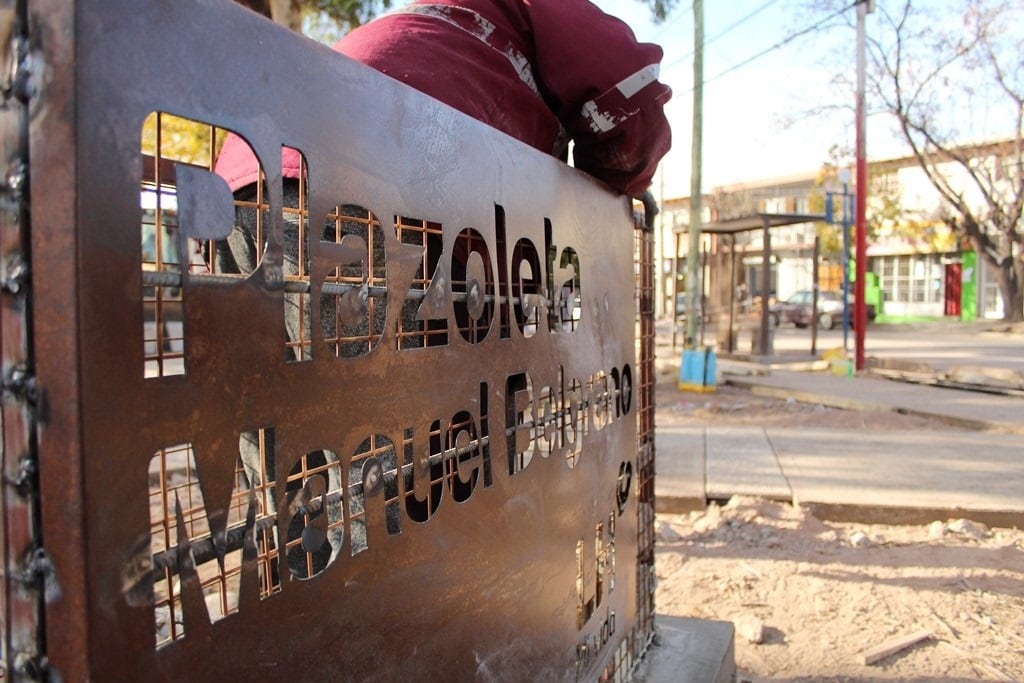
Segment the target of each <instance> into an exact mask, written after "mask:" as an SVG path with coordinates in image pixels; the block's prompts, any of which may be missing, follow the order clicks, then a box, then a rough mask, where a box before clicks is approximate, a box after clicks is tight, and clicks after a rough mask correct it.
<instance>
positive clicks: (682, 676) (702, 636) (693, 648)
mask: <svg viewBox="0 0 1024 683" xmlns="http://www.w3.org/2000/svg"><path fill="white" fill-rule="evenodd" d="M655 628H657V632H658V637H657V641H656V643H655V644H653V645H651V647H650V648H649V649H648V650H647V656H646V657H645V659H644V661H643V663H641V665H640V666H639V667H638V668H637V672H636V674H635V676H634V680H637V681H642V682H643V683H731V682H732V681H735V680H736V661H735V649H734V647H735V644H734V641H735V635H734V634H735V629H734V628H733V625H732V623H731V622H728V621H712V620H710V619H686V618H683V617H672V616H666V615H662V614H658V615H656V616H655Z"/></svg>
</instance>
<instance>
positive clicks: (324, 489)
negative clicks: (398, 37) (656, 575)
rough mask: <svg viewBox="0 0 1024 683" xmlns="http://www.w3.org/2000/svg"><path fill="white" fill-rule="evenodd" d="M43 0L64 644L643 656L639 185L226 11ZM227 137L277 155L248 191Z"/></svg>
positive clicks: (108, 657)
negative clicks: (56, 87) (616, 189)
mask: <svg viewBox="0 0 1024 683" xmlns="http://www.w3.org/2000/svg"><path fill="white" fill-rule="evenodd" d="M42 4H43V3H40V5H39V6H42ZM47 4H48V5H55V6H54V7H48V10H49V14H47V20H46V21H47V22H49V24H48V25H49V26H57V25H61V24H62V22H66V23H67V24H68V26H69V27H70V28H71V30H68V31H67V32H62V33H60V34H58V35H55V34H53V33H52V32H51V33H49V34H48V35H47V36H46V40H48V41H51V42H49V43H48V44H47V45H46V46H45V49H46V50H48V53H47V54H50V55H58V54H61V52H60V47H61V46H60V45H55V43H60V41H61V40H62V39H63V40H67V39H69V38H68V37H69V36H70V37H73V40H74V42H73V44H72V45H73V50H72V54H73V59H71V60H69V61H68V62H66V63H65V62H62V61H61V60H55V63H54V64H53V65H52V66H53V68H54V70H55V71H54V73H53V74H52V75H51V76H50V77H51V78H52V79H53V81H54V82H58V83H60V82H63V81H65V80H67V79H69V78H71V74H73V78H74V82H73V87H69V88H65V89H62V90H60V91H53V90H47V89H45V88H44V89H42V90H41V92H40V95H39V98H40V103H39V109H40V111H41V112H44V113H45V116H44V118H45V117H50V124H51V125H54V126H56V127H57V129H58V130H60V131H62V134H61V135H59V136H58V139H59V140H62V141H64V142H65V143H66V144H68V145H70V146H69V147H67V148H66V150H65V151H66V158H65V159H63V160H59V159H58V158H57V156H56V155H55V154H54V148H53V145H52V143H51V145H50V146H49V147H47V146H46V143H45V142H44V141H43V140H42V139H40V145H41V149H43V150H44V151H45V152H47V154H45V155H44V156H43V157H42V159H41V161H40V165H39V166H38V167H35V166H34V167H33V179H35V178H36V177H39V178H43V179H45V178H46V177H47V174H49V173H52V174H54V176H55V177H57V178H58V179H59V182H57V183H55V184H54V188H55V189H54V192H55V194H54V195H53V196H52V197H49V198H48V197H47V195H46V192H45V191H44V190H43V186H42V185H38V184H37V185H36V187H35V193H34V194H33V201H34V202H35V201H46V200H47V199H49V200H50V201H51V204H50V205H48V206H49V208H48V210H44V211H41V212H40V215H39V216H37V217H36V218H37V219H38V220H34V222H33V226H32V230H33V245H34V247H35V253H34V254H33V259H37V258H38V259H39V262H40V263H43V264H47V265H48V266H50V267H52V268H53V269H54V270H55V271H57V272H61V271H62V269H63V271H66V272H62V275H65V276H66V277H63V278H59V279H55V280H53V281H50V280H48V281H47V284H46V285H45V286H44V287H42V288H41V291H40V292H39V294H40V295H39V296H38V297H37V299H36V301H35V316H36V318H37V319H38V320H39V321H40V322H39V329H40V330H43V331H45V332H46V336H45V337H42V338H40V339H39V340H37V349H39V350H44V349H45V350H48V351H53V352H57V355H56V357H49V358H48V360H47V361H46V362H45V363H44V364H43V367H42V368H41V373H40V381H41V383H42V384H43V386H42V389H43V391H44V392H45V394H46V397H47V401H48V402H49V404H51V405H52V406H54V409H53V414H54V415H56V416H58V417H66V418H67V424H70V425H77V426H78V429H77V430H75V431H74V432H73V433H71V434H67V438H66V439H62V440H56V439H53V438H46V437H45V434H46V431H45V430H44V438H43V439H41V440H40V446H39V448H40V460H41V463H42V465H43V467H42V472H41V485H42V487H43V490H44V491H56V490H58V489H60V488H62V487H63V488H64V496H65V499H64V500H61V499H60V498H59V497H57V496H53V497H52V498H50V499H48V498H47V497H46V496H44V498H43V503H44V508H43V520H44V531H46V537H47V538H54V539H58V538H60V536H59V534H60V532H61V531H62V530H66V529H67V526H68V525H69V524H71V523H72V522H71V520H70V519H69V517H70V515H69V513H67V512H64V511H63V510H64V509H65V508H70V510H72V511H74V513H75V519H77V520H78V521H77V524H78V525H79V526H78V527H77V528H76V529H74V530H71V531H70V533H69V534H68V538H69V539H70V540H69V542H70V543H71V547H70V548H62V549H61V550H60V551H57V552H56V553H55V557H57V558H58V561H57V562H56V564H57V572H58V576H67V577H68V581H66V582H64V584H63V585H64V587H65V590H64V594H63V596H62V597H61V599H60V600H58V601H57V602H56V603H55V604H53V605H51V606H49V607H48V608H47V609H48V615H52V618H51V619H49V620H48V622H47V629H48V630H47V633H48V636H50V637H49V638H48V642H49V653H48V654H49V655H50V657H51V659H52V661H53V662H54V665H55V667H56V668H57V669H59V670H63V671H66V672H71V675H72V677H74V678H79V677H82V674H83V673H84V674H85V675H88V676H91V677H93V678H96V679H100V680H146V679H151V680H164V679H173V680H226V679H231V678H239V677H244V678H250V679H253V678H256V679H258V678H263V677H267V676H270V675H273V676H282V675H284V676H290V677H292V678H295V679H297V680H366V679H376V680H395V679H400V678H415V679H420V680H436V679H446V680H449V679H454V680H463V679H477V678H479V679H501V680H574V679H576V680H592V679H596V678H597V677H599V676H600V675H601V674H602V672H614V674H615V675H616V676H619V677H621V676H623V675H625V674H627V673H628V670H629V668H630V662H631V661H632V660H633V658H634V657H635V656H636V655H638V654H640V653H641V652H642V650H643V648H644V647H646V643H647V641H648V640H649V637H650V633H651V631H650V628H651V620H652V618H653V610H652V602H651V595H652V593H653V582H652V574H651V572H652V569H653V566H652V565H651V561H650V553H651V550H652V549H653V538H652V536H651V525H652V524H653V520H652V517H651V514H652V510H653V499H652V496H653V474H654V473H653V423H652V416H653V411H652V404H651V403H650V397H649V392H650V390H651V389H652V388H653V382H652V381H651V380H652V375H651V372H652V367H653V366H651V365H649V364H645V363H644V362H641V363H640V364H639V365H638V364H637V348H636V346H635V344H634V339H635V335H634V325H635V318H636V313H637V300H636V299H635V295H634V292H635V289H636V288H637V286H639V287H640V289H641V290H642V291H645V292H646V294H641V296H640V309H641V312H642V315H641V318H643V317H644V316H647V321H646V322H642V323H641V342H642V344H641V349H642V350H643V349H649V350H650V351H651V352H652V351H653V348H652V347H653V344H651V343H650V342H651V340H652V339H653V337H652V335H651V330H652V328H651V327H650V320H649V316H650V311H649V310H648V309H649V299H650V292H649V291H647V290H649V289H650V287H649V285H650V277H651V276H650V272H649V268H650V246H649V243H648V244H646V246H645V245H644V242H643V240H641V241H640V243H638V244H639V253H640V254H641V255H643V254H646V257H643V256H642V258H646V259H647V261H646V265H644V266H643V267H642V268H641V269H640V271H637V272H640V273H641V281H640V282H637V281H636V280H635V277H636V276H635V271H634V248H635V246H637V245H635V244H634V229H633V216H632V211H631V208H630V207H629V206H628V204H627V202H626V201H625V200H623V199H622V198H616V197H613V196H611V195H610V194H608V193H607V192H606V191H604V190H603V189H602V188H600V187H599V186H598V185H597V184H596V183H594V182H591V181H589V180H587V179H586V178H585V177H583V176H582V175H581V174H578V173H576V172H575V171H573V170H572V169H569V168H568V167H566V166H564V165H563V164H561V163H560V162H558V161H557V160H554V159H551V158H549V157H547V156H544V155H542V154H539V153H537V152H535V151H534V150H531V149H528V148H526V147H524V146H523V145H521V144H519V143H517V142H516V141H514V140H512V139H510V138H507V137H505V136H502V135H501V134H498V133H496V132H495V131H493V130H491V129H489V128H487V127H485V126H483V125H482V124H479V123H478V122H475V121H473V120H470V119H468V118H466V117H464V116H462V115H460V114H458V113H456V112H454V111H452V110H450V109H448V108H446V107H444V106H443V105H440V104H438V103H436V102H434V101H433V100H430V99H429V98H426V97H424V96H422V95H420V94H419V93H416V92H414V91H412V90H409V89H407V88H405V87H403V86H401V85H399V84H397V83H396V82H394V81H392V80H390V79H388V78H387V77H385V76H382V75H380V74H378V73H376V72H374V71H372V70H370V69H367V68H365V67H363V66H361V65H359V64H356V63H353V62H351V61H349V60H347V59H345V58H343V57H341V56H339V55H337V54H335V53H333V52H331V51H329V50H327V49H325V48H323V47H321V46H317V45H314V44H312V43H311V42H310V41H308V40H306V39H303V38H301V37H299V36H296V35H293V34H290V33H288V32H287V31H285V30H283V29H281V28H279V27H276V26H273V25H271V24H270V23H269V22H266V21H265V20H262V19H261V18H259V17H257V16H256V15H254V14H251V13H249V12H247V11H245V10H243V9H241V8H240V7H238V6H237V5H235V4H234V3H230V2H227V1H226V0H225V1H223V2H221V1H217V0H175V2H167V1H166V0H79V1H78V2H75V3H66V4H65V5H64V6H63V7H61V6H60V4H59V3H53V2H50V3H47ZM69 6H70V7H69ZM65 47H66V46H65ZM69 102H71V103H73V108H72V107H69V106H68V105H69ZM72 112H73V118H72ZM176 126H177V127H183V128H184V129H186V130H187V131H189V132H187V133H186V134H185V135H186V137H188V136H194V137H195V138H196V140H197V142H194V143H190V144H188V145H186V147H187V149H186V150H185V151H182V150H181V149H179V148H175V147H174V145H172V144H171V142H172V141H173V138H174V136H175V135H176V134H178V133H177V132H176V131H179V132H180V129H179V128H176ZM68 129H70V130H68ZM228 131H231V132H234V133H236V134H238V135H240V136H241V137H242V138H243V139H244V140H245V141H246V142H247V143H248V144H249V145H250V147H251V149H252V150H253V151H254V153H255V155H256V156H257V157H258V158H259V159H260V161H261V167H262V170H263V172H264V174H265V179H266V182H265V184H264V185H263V186H262V187H259V188H252V193H251V194H246V193H244V192H240V193H237V194H236V195H235V196H234V197H232V196H231V194H230V193H229V191H228V189H227V186H226V185H224V183H223V182H222V181H221V180H220V179H219V177H217V176H215V175H214V174H213V173H211V172H210V169H211V168H212V167H213V163H214V159H215V156H216V152H217V149H218V147H219V145H220V144H221V142H222V140H223V136H224V134H225V133H226V132H228ZM283 146H288V147H292V148H295V149H298V150H300V151H301V153H302V155H303V159H304V165H305V175H304V177H303V179H302V181H301V182H293V181H285V180H283V179H282V177H281V169H280V163H279V160H280V154H281V148H282V147H283ZM71 162H73V163H71ZM33 163H35V162H33ZM69 173H70V174H72V177H71V180H70V182H69V181H68V177H67V176H68V174H69ZM34 182H35V180H34ZM69 194H70V195H71V196H68V195H69ZM37 198H38V199H37ZM54 202H55V203H56V205H54V204H53V203H54ZM58 209H59V210H60V211H58ZM246 216H248V218H245V217H246ZM62 217H63V220H61V218H62ZM250 219H251V227H250V228H246V229H245V230H241V231H240V230H239V228H237V227H236V228H234V229H233V228H232V224H233V223H236V222H237V223H239V224H246V225H249V223H246V221H248V220H250ZM247 231H248V232H247ZM69 233H70V234H69ZM246 236H248V238H249V244H250V246H251V252H247V253H249V255H250V256H251V261H250V262H248V263H246V262H244V261H245V259H244V258H242V257H241V256H240V254H241V253H242V252H240V251H239V246H238V245H239V244H241V243H240V242H237V241H235V240H237V239H238V238H240V237H243V238H244V237H246ZM243 241H244V240H243ZM69 245H70V246H71V247H72V248H71V249H70V250H69ZM243 251H244V250H243ZM229 254H230V255H231V257H233V259H229V258H228V255H229ZM232 260H233V261H234V262H233V263H231V264H229V261H232ZM3 334H4V336H5V339H6V337H7V334H8V332H7V330H6V329H5V330H4V332H3ZM61 334H63V335H66V336H63V337H62V336H60V335H61ZM643 353H644V354H646V353H648V351H643ZM648 360H649V358H648ZM68 364H70V365H71V366H72V367H73V368H74V372H72V373H61V372H60V371H61V370H62V369H64V368H65V367H66V365H68ZM637 384H642V388H641V389H637V388H635V385H637ZM638 413H639V414H640V420H642V421H643V422H644V424H645V425H646V426H645V427H644V430H646V431H643V432H641V433H640V434H639V435H638V431H637V423H638ZM79 421H80V422H79ZM54 422H55V425H54V427H53V429H54V430H56V433H60V432H59V430H60V429H61V427H60V425H61V424H64V422H62V421H59V420H55V421H54ZM51 433H53V432H51ZM5 438H6V433H5ZM58 459H59V462H60V463H61V467H59V468H58V467H57V466H56V464H57V462H58ZM51 532H52V533H51ZM54 542H57V541H54ZM79 544H80V550H81V552H78V553H76V552H73V551H74V550H76V549H77V548H79ZM638 577H640V580H639V582H638ZM67 624H70V625H71V627H72V632H71V634H70V635H69V634H68V633H66V632H62V631H61V629H62V627H63V626H64V625H67ZM112 644H116V646H112Z"/></svg>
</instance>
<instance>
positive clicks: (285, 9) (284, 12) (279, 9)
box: [269, 0, 302, 33]
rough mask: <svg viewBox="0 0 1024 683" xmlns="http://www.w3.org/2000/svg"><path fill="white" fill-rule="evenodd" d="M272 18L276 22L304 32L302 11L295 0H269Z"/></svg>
mask: <svg viewBox="0 0 1024 683" xmlns="http://www.w3.org/2000/svg"><path fill="white" fill-rule="evenodd" d="M269 2H270V18H271V19H273V20H274V23H276V24H281V26H287V27H288V28H290V29H291V30H293V31H298V32H300V33H301V32H302V12H301V11H300V8H299V5H298V2H296V1H295V0H269Z"/></svg>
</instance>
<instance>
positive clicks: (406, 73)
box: [217, 0, 672, 197]
mask: <svg viewBox="0 0 1024 683" xmlns="http://www.w3.org/2000/svg"><path fill="white" fill-rule="evenodd" d="M334 49H335V50H337V51H338V52H340V53H341V54H343V55H346V56H348V57H351V58H352V59H355V60H357V61H359V62H362V63H364V64H367V65H368V66H371V67H373V68H375V69H377V70H378V71H380V72H382V73H384V74H387V75H388V76H390V77H392V78H395V79H397V80H399V81H402V82H403V83H406V84H407V85H410V86H412V87H413V88H416V89H417V90H419V91H421V92H423V93H426V94H427V95H430V96H432V97H434V98H435V99H438V100H440V101H441V102H444V103H445V104H448V105H450V106H452V107H454V108H455V109H458V110H459V111H461V112H463V113H465V114H468V115H469V116H472V117H473V118H475V119H478V120H480V121H482V122H484V123H486V124H488V125H490V126H493V127H494V128H497V129H498V130H500V131H502V132H504V133H507V134H508V135H511V136H512V137H514V138H517V139H519V140H521V141H522V142H525V143H526V144H528V145H530V146H531V147H534V148H536V149H538V150H540V151H542V152H545V153H547V154H551V155H553V156H555V157H557V158H559V159H562V160H566V159H567V153H568V148H569V142H570V140H571V141H572V142H573V163H574V165H575V166H576V167H577V168H579V169H581V170H583V171H585V172H586V173H588V174H590V175H592V176H594V177H595V178H598V179H599V180H602V181H604V182H605V183H606V184H607V185H608V186H609V187H610V188H611V189H612V190H614V191H616V192H620V193H622V194H626V195H628V196H630V197H640V196H641V195H642V194H643V192H644V190H646V189H647V187H648V186H649V185H650V182H651V178H652V177H653V176H654V172H655V170H656V168H657V165H658V162H659V161H660V160H661V158H662V157H663V156H664V155H665V153H666V152H667V151H668V149H669V147H670V145H671V132H670V129H669V124H668V121H667V120H666V118H665V115H664V112H663V106H664V104H665V102H667V101H668V99H669V98H670V97H671V94H672V92H671V90H670V89H669V88H668V86H666V85H664V84H662V83H659V82H658V80H657V79H658V65H659V62H660V61H661V57H662V51H661V48H660V47H658V46H657V45H653V44H647V43H639V42H637V40H636V37H635V36H634V34H633V31H632V30H631V29H630V28H629V27H628V26H627V25H626V24H625V23H623V22H622V21H620V20H619V19H617V18H615V17H612V16H610V15H608V14H605V13H604V12H602V11H601V10H600V9H599V8H598V7H596V6H595V5H593V4H592V3H590V2H588V0H434V1H432V2H428V1H426V0H419V1H417V2H413V3H411V4H409V5H407V6H405V7H403V8H400V9H397V10H394V11H392V12H390V13H388V14H386V15H384V16H382V17H379V18H378V19H376V20H374V21H371V22H370V23H368V24H366V25H364V26H362V27H360V28H357V29H356V30H354V31H352V32H351V33H349V34H348V35H346V36H345V37H344V38H342V39H341V40H340V41H339V42H338V43H337V44H335V45H334ZM298 168H299V157H298V152H295V151H294V150H291V151H286V152H285V154H284V157H283V159H282V169H283V172H284V176H285V177H286V178H289V177H291V178H295V177H297V176H298ZM217 172H218V173H219V174H220V175H222V176H223V177H224V178H225V179H227V181H228V184H229V186H230V187H231V189H232V191H235V190H238V189H239V188H242V187H245V186H246V185H249V184H251V183H253V182H255V181H256V179H257V177H258V169H257V167H256V160H255V158H254V157H253V156H252V153H251V152H250V151H249V149H248V147H247V146H246V145H245V144H244V143H242V142H241V140H239V139H238V138H234V137H233V136H232V137H229V139H228V141H227V142H226V143H225V145H224V148H223V149H222V151H221V154H220V157H219V159H218V162H217Z"/></svg>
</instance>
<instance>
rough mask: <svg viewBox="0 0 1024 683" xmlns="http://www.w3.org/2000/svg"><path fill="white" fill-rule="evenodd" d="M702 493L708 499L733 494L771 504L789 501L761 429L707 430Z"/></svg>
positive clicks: (786, 486)
mask: <svg viewBox="0 0 1024 683" xmlns="http://www.w3.org/2000/svg"><path fill="white" fill-rule="evenodd" d="M705 491H706V493H707V497H708V498H709V499H727V498H730V497H732V495H733V494H736V493H743V494H745V495H751V496H760V497H763V498H772V499H775V500H791V499H792V497H793V493H792V491H791V489H790V485H789V483H788V482H787V481H786V477H785V475H784V474H783V470H782V469H781V468H780V467H779V462H778V460H777V459H776V457H775V452H774V450H773V449H772V444H771V442H770V441H769V440H768V437H767V436H766V435H765V430H764V429H763V428H761V427H740V426H737V427H719V426H712V427H708V428H707V475H706V484H705Z"/></svg>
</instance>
